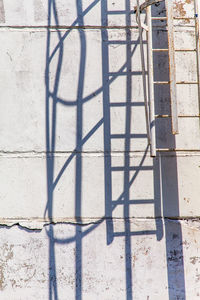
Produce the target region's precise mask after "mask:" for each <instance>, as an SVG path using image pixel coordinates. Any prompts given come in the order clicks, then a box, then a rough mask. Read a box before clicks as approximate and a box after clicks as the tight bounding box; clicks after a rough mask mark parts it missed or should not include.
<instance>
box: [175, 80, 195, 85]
mask: <svg viewBox="0 0 200 300" xmlns="http://www.w3.org/2000/svg"><path fill="white" fill-rule="evenodd" d="M176 84H198V82H197V81H178V82H177V83H176Z"/></svg>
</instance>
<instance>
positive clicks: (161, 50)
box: [152, 49, 197, 52]
mask: <svg viewBox="0 0 200 300" xmlns="http://www.w3.org/2000/svg"><path fill="white" fill-rule="evenodd" d="M152 51H154V52H168V51H169V49H152ZM174 51H175V52H195V51H197V49H175V50H174Z"/></svg>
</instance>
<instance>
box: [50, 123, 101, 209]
mask: <svg viewBox="0 0 200 300" xmlns="http://www.w3.org/2000/svg"><path fill="white" fill-rule="evenodd" d="M103 121H104V119H101V120H100V121H99V122H98V123H97V124H96V125H95V126H94V127H93V128H92V129H91V130H90V131H89V132H88V134H87V135H86V136H85V137H84V138H83V140H82V143H81V146H83V145H84V144H85V143H86V142H87V140H88V139H89V138H90V137H91V136H92V135H93V134H94V133H95V132H96V131H97V130H98V129H99V128H100V126H101V125H102V124H103ZM77 148H79V146H77ZM77 148H76V149H74V151H73V152H72V154H71V155H70V156H69V157H68V159H67V160H66V162H65V163H64V165H63V167H62V169H61V170H60V172H59V174H58V175H57V177H56V179H55V181H54V183H53V188H52V189H54V188H55V187H56V185H57V183H58V181H59V180H60V178H61V176H62V175H63V173H64V171H65V169H66V168H67V166H68V165H69V164H70V162H71V161H72V159H73V158H74V157H75V156H76V155H77ZM48 205H49V203H48V202H47V205H46V207H45V212H44V215H45V214H46V213H47V210H48Z"/></svg>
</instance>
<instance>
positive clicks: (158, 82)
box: [154, 81, 198, 84]
mask: <svg viewBox="0 0 200 300" xmlns="http://www.w3.org/2000/svg"><path fill="white" fill-rule="evenodd" d="M154 84H170V81H154ZM176 84H198V82H196V81H178V82H176Z"/></svg>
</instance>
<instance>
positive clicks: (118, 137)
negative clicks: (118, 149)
mask: <svg viewBox="0 0 200 300" xmlns="http://www.w3.org/2000/svg"><path fill="white" fill-rule="evenodd" d="M110 138H111V139H128V138H140V139H144V138H147V134H141V133H138V134H136V133H135V134H111V135H110Z"/></svg>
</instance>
